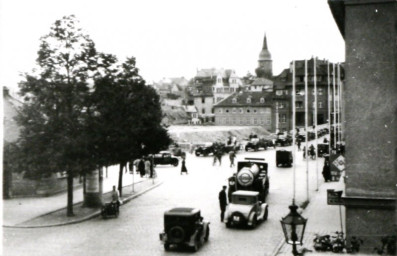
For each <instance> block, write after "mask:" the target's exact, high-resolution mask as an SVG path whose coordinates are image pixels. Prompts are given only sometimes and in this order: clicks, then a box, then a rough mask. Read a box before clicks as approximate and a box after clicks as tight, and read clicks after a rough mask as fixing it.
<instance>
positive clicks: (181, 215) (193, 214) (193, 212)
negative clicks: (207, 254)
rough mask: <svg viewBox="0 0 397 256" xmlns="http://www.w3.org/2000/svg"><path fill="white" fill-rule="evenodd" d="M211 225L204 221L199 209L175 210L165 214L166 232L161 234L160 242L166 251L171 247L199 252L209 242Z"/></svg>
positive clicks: (180, 208)
mask: <svg viewBox="0 0 397 256" xmlns="http://www.w3.org/2000/svg"><path fill="white" fill-rule="evenodd" d="M209 224H210V223H209V222H208V221H204V220H203V217H201V215H200V210H199V209H196V208H186V207H179V208H173V209H171V210H168V211H166V212H165V213H164V231H163V232H162V233H160V240H161V241H162V242H163V244H164V249H165V250H166V251H168V250H169V249H170V248H171V246H188V247H190V248H192V249H193V250H194V251H197V250H198V249H199V247H200V246H201V245H202V244H204V242H206V241H208V237H209V235H210V227H209Z"/></svg>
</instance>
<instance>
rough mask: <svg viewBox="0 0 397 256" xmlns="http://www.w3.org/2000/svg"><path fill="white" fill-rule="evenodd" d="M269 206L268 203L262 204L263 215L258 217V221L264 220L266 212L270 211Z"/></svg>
mask: <svg viewBox="0 0 397 256" xmlns="http://www.w3.org/2000/svg"><path fill="white" fill-rule="evenodd" d="M268 207H269V206H268V205H267V204H266V203H263V204H261V214H260V216H258V219H261V220H263V217H264V215H265V212H266V210H268Z"/></svg>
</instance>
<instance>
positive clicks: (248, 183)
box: [228, 158, 270, 202]
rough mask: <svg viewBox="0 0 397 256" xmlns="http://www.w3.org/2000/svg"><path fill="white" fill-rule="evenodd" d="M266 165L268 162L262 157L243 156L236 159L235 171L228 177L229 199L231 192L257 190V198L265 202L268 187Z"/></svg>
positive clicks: (268, 180)
mask: <svg viewBox="0 0 397 256" xmlns="http://www.w3.org/2000/svg"><path fill="white" fill-rule="evenodd" d="M267 167H268V164H267V163H266V162H265V159H264V158H245V159H244V160H242V161H238V162H237V171H236V173H234V174H233V175H232V176H231V177H229V178H228V185H229V189H228V197H229V201H231V197H232V193H233V192H235V191H238V190H246V191H256V192H258V193H259V200H261V201H262V202H265V200H266V197H267V195H268V194H269V187H270V177H269V175H268V172H267Z"/></svg>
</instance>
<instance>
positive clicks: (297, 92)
mask: <svg viewBox="0 0 397 256" xmlns="http://www.w3.org/2000/svg"><path fill="white" fill-rule="evenodd" d="M296 95H298V96H299V95H302V96H303V95H305V90H304V89H299V90H296Z"/></svg>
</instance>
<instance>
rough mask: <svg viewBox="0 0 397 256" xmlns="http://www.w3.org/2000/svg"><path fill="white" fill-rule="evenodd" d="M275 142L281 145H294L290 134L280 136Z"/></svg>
mask: <svg viewBox="0 0 397 256" xmlns="http://www.w3.org/2000/svg"><path fill="white" fill-rule="evenodd" d="M275 144H276V145H277V146H280V147H285V146H291V145H292V137H291V136H290V135H287V136H278V137H277V139H276V141H275Z"/></svg>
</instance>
